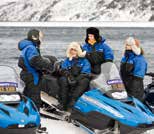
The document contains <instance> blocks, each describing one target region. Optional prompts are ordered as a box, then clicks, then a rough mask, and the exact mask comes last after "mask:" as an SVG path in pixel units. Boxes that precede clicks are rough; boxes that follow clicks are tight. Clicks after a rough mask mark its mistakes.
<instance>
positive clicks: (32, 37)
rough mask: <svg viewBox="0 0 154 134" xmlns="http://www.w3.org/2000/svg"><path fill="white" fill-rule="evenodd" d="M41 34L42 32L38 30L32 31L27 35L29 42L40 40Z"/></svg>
mask: <svg viewBox="0 0 154 134" xmlns="http://www.w3.org/2000/svg"><path fill="white" fill-rule="evenodd" d="M39 33H40V31H39V30H37V29H31V30H30V31H29V32H28V34H27V38H28V39H29V40H34V41H35V40H39Z"/></svg>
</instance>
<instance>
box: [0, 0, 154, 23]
mask: <svg viewBox="0 0 154 134" xmlns="http://www.w3.org/2000/svg"><path fill="white" fill-rule="evenodd" d="M151 17H152V9H151V0H147V1H143V0H136V1H134V0H71V1H70V0H1V3H0V21H149V20H151Z"/></svg>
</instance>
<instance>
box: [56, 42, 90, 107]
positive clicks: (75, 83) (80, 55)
mask: <svg viewBox="0 0 154 134" xmlns="http://www.w3.org/2000/svg"><path fill="white" fill-rule="evenodd" d="M66 54H67V58H66V59H65V60H64V62H63V63H62V65H61V75H62V76H61V77H60V79H59V85H60V96H59V98H60V100H59V102H60V104H61V105H60V106H61V108H60V109H61V110H67V107H70V108H71V107H72V106H73V105H74V103H75V101H76V100H77V99H78V97H79V96H81V95H82V94H83V93H84V92H85V91H86V90H87V88H88V87H89V82H90V77H89V75H90V73H91V67H90V63H89V62H88V60H87V59H86V58H84V56H85V52H82V49H81V46H80V44H79V43H77V42H72V43H70V45H69V46H68V48H67V52H66ZM70 92H72V93H71V95H70V98H69V94H70Z"/></svg>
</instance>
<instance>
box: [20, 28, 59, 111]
mask: <svg viewBox="0 0 154 134" xmlns="http://www.w3.org/2000/svg"><path fill="white" fill-rule="evenodd" d="M42 38H43V33H42V32H41V31H39V30H37V29H32V30H30V31H29V32H28V34H27V39H24V40H21V41H20V42H19V44H18V48H19V50H20V51H21V54H20V57H19V61H18V66H19V67H20V68H21V69H22V70H21V72H20V78H21V79H22V80H23V81H24V83H25V88H24V92H23V94H24V95H25V96H27V97H29V98H31V99H32V100H33V101H34V102H35V104H36V106H37V108H38V110H39V109H40V106H41V98H40V91H41V82H42V81H41V76H42V72H43V71H48V72H50V73H52V72H54V71H55V68H56V66H57V65H56V64H54V63H53V62H50V60H49V59H47V58H43V57H42V56H41V54H40V45H41V41H42Z"/></svg>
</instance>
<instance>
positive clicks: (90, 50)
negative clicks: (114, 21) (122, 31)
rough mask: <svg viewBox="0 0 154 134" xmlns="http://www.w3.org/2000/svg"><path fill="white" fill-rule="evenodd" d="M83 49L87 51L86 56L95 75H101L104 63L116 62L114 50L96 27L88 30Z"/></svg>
mask: <svg viewBox="0 0 154 134" xmlns="http://www.w3.org/2000/svg"><path fill="white" fill-rule="evenodd" d="M82 49H83V50H84V51H86V55H85V56H86V58H87V59H88V60H89V62H90V64H91V70H92V73H94V74H100V73H101V64H102V63H105V62H112V61H113V60H114V55H113V51H112V49H111V48H110V47H109V45H108V44H107V43H106V40H105V38H104V37H103V36H100V33H99V29H97V28H95V27H89V28H87V30H86V39H85V44H84V45H83V46H82Z"/></svg>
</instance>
